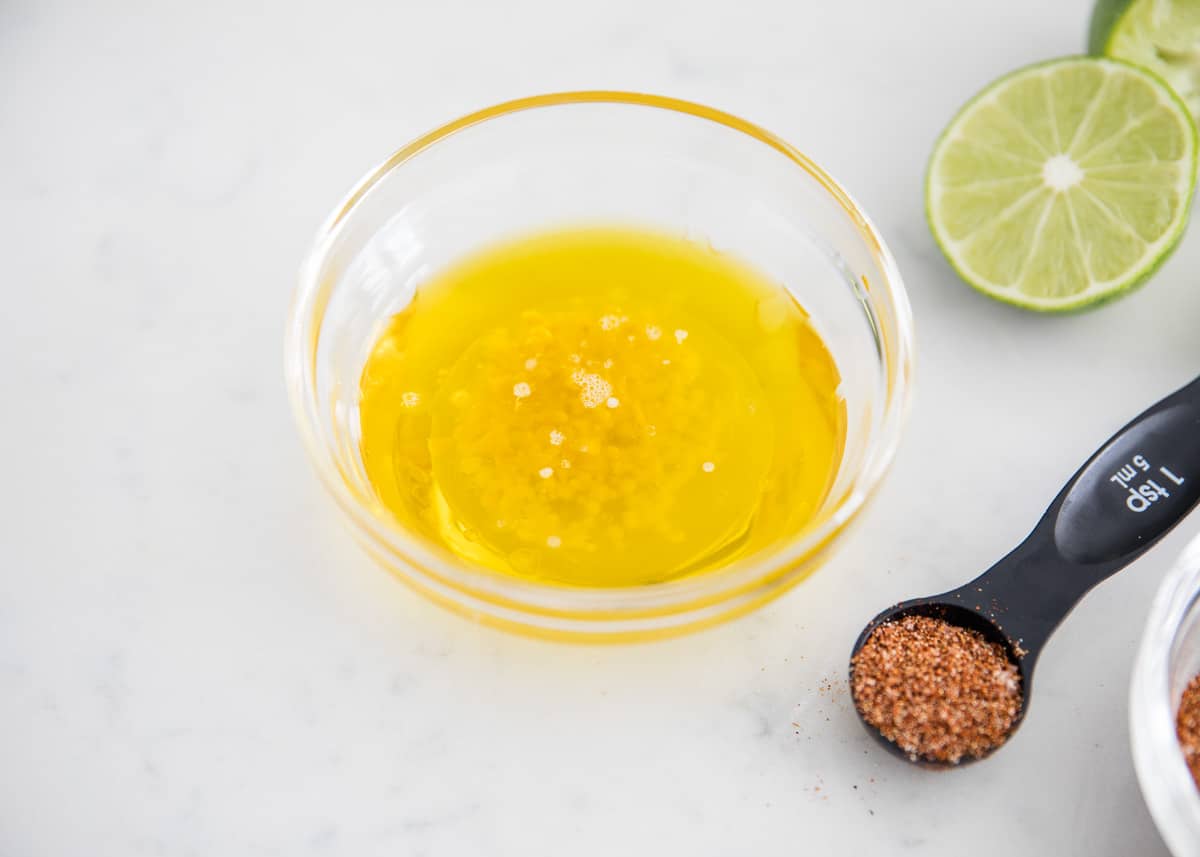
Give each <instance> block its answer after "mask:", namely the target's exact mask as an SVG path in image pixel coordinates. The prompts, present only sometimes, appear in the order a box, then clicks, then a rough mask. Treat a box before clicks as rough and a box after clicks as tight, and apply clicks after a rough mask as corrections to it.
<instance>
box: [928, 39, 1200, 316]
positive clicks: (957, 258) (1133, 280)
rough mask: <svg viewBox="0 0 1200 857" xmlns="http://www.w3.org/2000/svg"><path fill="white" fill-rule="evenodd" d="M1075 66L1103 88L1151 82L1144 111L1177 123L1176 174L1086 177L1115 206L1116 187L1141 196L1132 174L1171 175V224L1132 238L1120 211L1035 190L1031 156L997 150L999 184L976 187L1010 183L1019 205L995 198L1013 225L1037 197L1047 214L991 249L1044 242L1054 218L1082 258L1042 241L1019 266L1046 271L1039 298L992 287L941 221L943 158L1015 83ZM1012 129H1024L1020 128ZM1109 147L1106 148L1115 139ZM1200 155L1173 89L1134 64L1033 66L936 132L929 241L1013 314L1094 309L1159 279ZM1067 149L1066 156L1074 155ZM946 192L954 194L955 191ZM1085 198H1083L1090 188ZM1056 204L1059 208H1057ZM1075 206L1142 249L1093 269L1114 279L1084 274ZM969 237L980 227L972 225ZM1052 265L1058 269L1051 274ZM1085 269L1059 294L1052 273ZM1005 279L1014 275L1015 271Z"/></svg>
mask: <svg viewBox="0 0 1200 857" xmlns="http://www.w3.org/2000/svg"><path fill="white" fill-rule="evenodd" d="M1072 67H1078V68H1090V69H1091V73H1093V74H1094V72H1095V70H1096V69H1097V68H1102V69H1104V71H1105V77H1104V78H1103V81H1104V83H1107V82H1108V80H1109V79H1110V77H1111V76H1113V75H1116V76H1118V77H1124V78H1128V79H1129V80H1136V81H1139V82H1140V83H1141V84H1142V85H1143V86H1145V85H1146V84H1147V83H1149V84H1150V86H1151V89H1150V91H1151V92H1153V94H1154V96H1155V97H1154V100H1153V102H1154V103H1153V105H1152V107H1151V108H1150V109H1152V110H1157V109H1159V108H1163V107H1165V108H1166V110H1167V112H1168V113H1169V114H1171V116H1172V117H1173V118H1174V120H1175V121H1174V126H1175V127H1177V128H1178V129H1179V131H1180V132H1181V136H1180V139H1181V140H1182V145H1181V150H1180V152H1179V155H1180V157H1178V158H1177V159H1176V161H1175V162H1173V164H1174V165H1173V166H1163V165H1162V164H1159V165H1148V164H1146V163H1141V164H1135V163H1121V162H1119V161H1118V162H1117V163H1115V164H1112V165H1110V166H1096V165H1094V164H1093V165H1092V166H1090V167H1088V168H1087V170H1086V173H1087V176H1088V178H1087V180H1088V182H1089V184H1093V185H1094V184H1095V183H1096V182H1103V183H1105V184H1106V185H1112V186H1111V187H1106V191H1105V195H1110V196H1111V195H1112V194H1113V193H1114V191H1115V192H1116V194H1117V198H1120V195H1121V192H1122V191H1121V189H1120V188H1119V187H1117V186H1116V184H1115V183H1119V182H1128V183H1129V184H1130V185H1132V186H1133V187H1132V188H1131V190H1136V189H1138V188H1140V189H1142V190H1143V191H1144V190H1145V184H1144V183H1143V182H1140V181H1137V180H1134V181H1129V175H1136V176H1139V177H1140V175H1141V174H1142V173H1143V172H1145V171H1147V170H1149V171H1154V170H1155V169H1157V170H1158V172H1159V173H1160V174H1161V173H1163V171H1164V170H1165V171H1166V175H1165V176H1163V175H1160V176H1159V178H1160V179H1161V178H1170V177H1171V176H1173V177H1174V181H1173V182H1171V183H1170V184H1171V185H1173V186H1171V187H1169V188H1168V190H1169V192H1172V193H1173V194H1174V199H1175V203H1176V204H1175V205H1174V206H1173V207H1172V208H1171V216H1170V217H1169V219H1168V220H1169V222H1167V223H1166V224H1165V226H1164V225H1163V224H1161V223H1160V224H1159V226H1160V228H1159V229H1157V231H1152V234H1151V235H1149V236H1147V235H1145V234H1142V233H1140V232H1138V229H1137V226H1136V225H1134V224H1130V223H1129V222H1128V221H1127V218H1123V217H1122V216H1121V214H1120V213H1119V212H1113V211H1112V210H1111V206H1110V205H1107V204H1106V202H1105V201H1104V200H1099V199H1096V198H1095V197H1094V196H1093V194H1091V193H1087V196H1083V195H1079V196H1076V195H1075V194H1074V193H1072V194H1065V193H1064V194H1056V193H1055V191H1054V190H1053V189H1051V188H1050V186H1049V185H1046V184H1044V183H1043V184H1042V185H1041V186H1038V184H1037V180H1038V178H1039V176H1038V169H1037V167H1038V166H1039V165H1037V163H1036V161H1037V158H1036V157H1031V156H1029V154H1028V153H1027V152H1023V151H1022V149H1021V147H1020V146H1019V145H1018V146H1017V147H1016V148H1017V151H1015V152H1014V151H1012V150H1008V149H1005V148H1004V147H999V148H998V149H997V151H996V152H995V158H994V159H992V161H991V162H989V163H988V167H989V169H990V168H993V167H994V168H997V169H999V170H1000V171H1001V173H1002V174H1001V175H999V176H996V177H991V176H989V177H987V178H984V179H981V180H980V183H981V184H983V185H986V184H989V183H990V184H991V189H992V190H995V188H997V187H1000V186H1003V185H1004V184H1005V183H1008V184H1010V185H1011V186H1012V187H1011V188H1010V189H1009V190H1010V191H1011V190H1014V189H1015V190H1016V191H1017V192H1018V193H1022V192H1023V194H1024V196H1020V195H1018V196H1017V197H1015V198H1014V197H1013V196H1012V195H1011V194H1010V196H1009V197H1007V198H1004V197H1002V196H1000V195H999V194H996V196H997V197H999V198H1000V199H1001V201H1002V202H1004V203H1005V204H1006V206H1007V209H1008V216H1009V217H1012V216H1013V215H1014V214H1020V213H1021V209H1020V206H1021V205H1022V204H1025V205H1026V206H1028V202H1029V197H1030V195H1031V194H1032V195H1033V196H1035V197H1036V196H1037V195H1039V194H1042V195H1043V196H1042V202H1043V203H1044V205H1043V208H1042V210H1041V212H1040V215H1036V220H1034V219H1033V218H1034V216H1033V215H1031V214H1030V213H1029V212H1025V213H1026V215H1027V216H1026V218H1025V219H1026V221H1028V222H1027V223H1025V224H1019V223H1017V224H1014V229H1013V231H1012V233H1011V234H1009V235H1000V236H996V240H997V241H1000V243H1001V246H1009V245H1008V243H1007V242H1010V241H1011V242H1013V243H1014V244H1017V245H1020V244H1021V243H1022V242H1029V241H1034V240H1037V239H1041V238H1044V237H1045V236H1043V232H1045V230H1044V229H1043V227H1044V225H1045V224H1046V222H1047V221H1048V220H1050V219H1051V218H1053V220H1054V224H1053V225H1054V227H1055V232H1054V234H1058V235H1061V234H1064V233H1065V234H1069V235H1071V236H1072V237H1073V241H1071V242H1068V243H1069V244H1071V245H1073V246H1074V248H1075V249H1077V250H1078V252H1073V250H1072V247H1070V246H1066V247H1060V246H1059V244H1057V243H1053V242H1050V241H1049V239H1047V243H1046V244H1044V245H1041V246H1038V245H1030V247H1031V249H1030V250H1029V251H1028V252H1027V254H1026V256H1025V257H1023V258H1022V259H1020V260H1018V261H1021V262H1022V263H1025V264H1028V262H1029V261H1030V260H1031V259H1034V258H1035V257H1037V258H1038V259H1040V261H1041V263H1042V267H1043V268H1044V269H1045V270H1042V271H1041V272H1040V274H1041V276H1042V278H1043V279H1042V281H1041V285H1040V287H1039V289H1038V290H1037V291H1036V292H1034V293H1031V292H1030V291H1028V290H1025V291H1022V290H1020V289H1018V288H1014V286H1013V285H1012V284H1011V282H1010V284H1004V283H997V282H995V281H993V280H992V279H990V278H989V277H988V276H985V275H983V274H981V273H980V272H979V271H978V270H976V266H973V265H972V264H970V263H969V261H968V260H967V259H966V258H965V254H964V253H963V252H962V251H963V244H964V243H965V242H966V241H967V240H970V238H971V237H973V236H972V235H968V236H967V237H966V238H963V237H962V232H961V229H962V228H963V227H964V225H963V224H948V223H947V222H946V219H945V216H944V215H945V212H944V211H943V209H944V208H945V207H944V206H942V205H941V196H942V194H944V193H945V192H946V191H947V186H945V185H944V184H943V183H941V182H940V181H939V179H938V167H939V165H940V164H941V161H942V159H943V158H944V157H945V155H946V152H947V151H948V150H949V147H950V146H951V144H952V143H957V142H960V135H961V134H962V129H963V127H964V126H965V125H966V124H967V123H968V122H969V120H970V119H971V118H972V116H974V115H975V114H976V113H977V112H978V111H979V110H980V109H981V108H984V107H987V106H990V104H991V102H992V101H994V100H997V99H999V98H1000V97H1001V96H1002V95H1003V94H1004V93H1005V92H1006V91H1011V90H1012V88H1013V87H1014V86H1015V85H1016V84H1019V83H1021V82H1023V81H1026V80H1035V79H1036V78H1037V77H1039V76H1041V77H1043V78H1044V79H1045V81H1046V82H1047V83H1050V82H1052V79H1053V76H1054V74H1055V73H1057V74H1060V75H1061V74H1063V73H1064V70H1065V71H1070V70H1071V68H1072ZM1101 88H1103V87H1101ZM1047 91H1049V90H1047ZM1102 95H1103V92H1100V91H1097V93H1096V95H1095V96H1094V97H1093V104H1095V103H1097V102H1099V101H1100V100H1101V99H1100V96H1102ZM1046 104H1047V108H1048V109H1049V110H1050V112H1053V104H1052V103H1051V100H1050V96H1047V102H1046ZM1089 121H1092V120H1090V119H1089V118H1088V117H1087V116H1084V117H1082V118H1081V119H1080V121H1079V122H1078V123H1077V125H1076V127H1075V128H1074V134H1075V135H1078V133H1079V132H1080V131H1081V130H1084V126H1085V125H1086V124H1087V123H1088V122H1089ZM1106 121H1107V118H1106ZM1007 124H1008V123H1007V122H1006V123H1005V125H1007ZM1017 124H1018V126H1020V122H1019V121H1018V123H1017ZM1049 124H1057V125H1058V127H1056V128H1055V129H1054V131H1053V132H1052V133H1054V134H1059V135H1061V134H1063V133H1064V130H1065V129H1064V128H1063V127H1062V126H1061V123H1060V121H1059V117H1056V116H1051V117H1050V120H1049ZM1047 127H1048V126H1047ZM1010 130H1011V129H1010ZM1021 130H1022V131H1025V132H1026V133H1027V127H1022V128H1021ZM1126 130H1127V129H1126ZM1013 133H1016V132H1013ZM1048 133H1051V132H1048ZM1089 133H1090V131H1089ZM1034 142H1035V143H1037V142H1038V141H1037V140H1036V139H1035V140H1034ZM1055 142H1056V143H1058V145H1059V148H1060V149H1061V148H1063V147H1062V145H1061V138H1056V140H1055ZM1072 142H1074V140H1072ZM1108 142H1111V139H1110V140H1109V141H1108ZM989 145H990V144H989V143H986V142H985V143H984V144H983V145H982V147H981V148H982V149H984V150H986V149H987V147H988V146H989ZM1099 145H1100V146H1104V145H1108V143H1106V142H1103V141H1102V142H1101V143H1099ZM1039 147H1040V149H1039V152H1038V155H1039V156H1040V157H1042V158H1043V159H1044V158H1045V156H1046V155H1047V154H1049V152H1048V151H1047V150H1046V147H1045V146H1041V145H1040V144H1039ZM1198 147H1200V141H1198V139H1197V132H1196V126H1195V124H1194V123H1193V122H1192V121H1191V119H1190V114H1189V112H1188V109H1187V106H1186V105H1185V104H1184V103H1183V101H1182V99H1180V98H1179V96H1178V95H1177V94H1176V93H1175V92H1174V91H1173V90H1172V89H1171V87H1170V86H1168V85H1167V84H1166V83H1165V82H1163V81H1162V80H1161V79H1160V78H1158V77H1157V76H1155V75H1154V74H1153V73H1151V72H1148V71H1147V70H1145V69H1143V68H1140V67H1137V66H1134V65H1133V64H1131V63H1127V62H1124V61H1121V60H1115V59H1111V58H1107V59H1096V58H1086V57H1068V58H1063V59H1055V60H1050V61H1047V62H1042V63H1037V64H1035V65H1032V66H1027V67H1025V68H1022V69H1018V70H1017V71H1014V72H1012V73H1011V74H1009V75H1006V76H1005V77H1002V78H1000V79H999V80H997V81H995V82H994V83H992V84H991V85H990V86H988V87H987V88H985V89H984V90H983V91H982V92H980V93H979V94H977V95H976V96H975V97H974V98H972V99H971V100H970V101H969V102H968V103H967V104H966V105H964V106H963V108H962V109H961V110H960V111H959V113H958V114H957V115H956V116H955V118H954V119H953V120H952V121H951V122H950V124H949V125H948V126H947V127H946V129H945V130H944V131H943V132H942V134H941V136H940V137H939V139H938V141H937V143H936V144H935V146H934V149H933V154H932V156H931V158H930V162H929V170H928V173H927V176H926V194H925V212H926V218H927V220H928V222H929V224H930V228H931V230H932V232H933V235H934V238H935V240H936V241H937V243H938V245H939V247H940V248H941V250H942V252H943V254H944V255H945V256H946V258H947V260H948V261H949V263H950V265H951V267H953V268H954V270H955V271H956V272H957V273H958V274H959V276H960V277H962V279H963V280H964V281H965V282H966V283H967V284H968V285H970V286H971V287H973V288H975V289H976V290H978V291H980V292H982V293H983V294H986V295H988V296H989V297H992V298H995V299H997V300H1000V301H1003V302H1005V303H1008V304H1012V305H1014V306H1019V307H1022V308H1024V309H1030V310H1036V311H1041V312H1069V311H1075V310H1081V309H1085V308H1090V307H1094V306H1098V305H1100V304H1103V303H1106V302H1108V301H1110V300H1112V299H1114V298H1117V297H1119V296H1121V295H1124V294H1127V293H1128V292H1130V291H1131V290H1133V289H1135V288H1136V287H1138V286H1139V285H1141V284H1143V283H1145V281H1146V280H1147V279H1149V277H1150V276H1151V275H1152V274H1153V273H1154V272H1155V271H1156V270H1158V268H1159V267H1160V266H1161V265H1162V263H1163V262H1164V261H1165V260H1166V259H1167V257H1169V256H1170V254H1171V252H1172V251H1173V250H1174V248H1175V247H1176V246H1177V244H1178V242H1179V240H1180V238H1181V237H1182V235H1183V232H1184V230H1185V228H1186V225H1187V219H1188V213H1189V211H1190V206H1191V201H1192V194H1193V190H1194V188H1195V184H1196V175H1197V148H1198ZM1066 148H1067V149H1068V150H1071V149H1070V146H1068V147H1066ZM1089 154H1090V153H1089ZM1180 164H1184V165H1185V168H1181V167H1180ZM1018 165H1019V166H1020V167H1021V168H1020V169H1018ZM1040 166H1041V168H1042V171H1043V172H1042V174H1043V175H1044V170H1045V164H1044V163H1043V164H1042V165H1040ZM1122 168H1127V170H1128V172H1127V173H1126V174H1122V173H1121V169H1122ZM1006 169H1008V170H1009V173H1010V174H1008V175H1004V174H1003V172H1004V170H1006ZM1105 171H1111V172H1112V176H1109V177H1107V178H1106V177H1105V176H1104V175H1100V174H1102V173H1104V172H1105ZM1031 184H1032V185H1033V187H1032V188H1031V187H1030V185H1031ZM1164 186H1166V185H1164ZM964 187H965V186H964ZM951 190H954V189H953V188H952V189H951ZM957 190H959V191H961V190H963V187H960V188H958V189H957ZM1084 190H1085V192H1086V189H1084ZM1088 197H1091V199H1090V200H1089V199H1088ZM1060 198H1061V199H1060ZM1060 202H1061V203H1062V205H1059V203H1060ZM1134 202H1135V203H1136V202H1137V201H1136V200H1135V201H1134ZM1147 202H1150V203H1152V202H1154V199H1153V197H1152V196H1149V197H1148V196H1146V194H1145V193H1143V194H1142V199H1141V208H1139V205H1138V204H1133V203H1130V204H1128V205H1127V206H1126V208H1127V209H1129V210H1135V211H1140V210H1141V209H1145V208H1147V205H1146V203H1147ZM1004 207H1005V205H1001V206H1000V208H1001V209H1003V208H1004ZM1077 207H1083V208H1085V209H1087V211H1085V214H1087V215H1088V218H1089V222H1096V221H1097V220H1103V221H1106V222H1107V224H1108V225H1107V226H1106V227H1105V229H1107V230H1108V234H1110V235H1111V234H1116V233H1117V231H1119V230H1120V229H1126V230H1131V231H1132V232H1133V235H1131V236H1125V238H1126V240H1125V245H1127V244H1128V243H1129V242H1132V241H1133V240H1134V238H1135V237H1136V240H1137V241H1140V242H1142V243H1143V244H1144V245H1145V246H1144V249H1143V250H1142V251H1141V252H1140V253H1138V254H1137V257H1136V258H1135V259H1132V260H1127V261H1126V262H1125V263H1121V260H1120V259H1119V258H1114V259H1108V260H1107V261H1106V262H1105V264H1104V265H1100V266H1098V267H1100V268H1101V269H1104V268H1105V265H1107V268H1108V269H1110V270H1102V271H1101V273H1102V274H1103V273H1108V274H1111V276H1103V275H1097V274H1095V273H1093V272H1092V271H1090V270H1088V256H1089V254H1090V253H1092V252H1094V251H1096V249H1097V246H1098V245H1097V244H1096V243H1095V242H1094V240H1093V239H1094V238H1095V236H1094V235H1092V234H1091V233H1090V232H1088V231H1085V229H1084V228H1083V227H1081V226H1080V223H1079V220H1080V217H1079V212H1078V211H1076V210H1075V209H1076V208H1077ZM1160 213H1161V212H1157V211H1153V210H1152V211H1151V214H1160ZM1001 214H1002V213H1001V212H1000V211H996V212H993V219H994V220H998V221H999V222H1000V223H1001V226H1000V227H995V224H990V225H991V226H993V227H995V228H1002V227H1003V221H1004V217H1003V216H1001ZM1132 219H1134V221H1135V224H1136V222H1137V218H1132ZM1150 219H1152V220H1153V219H1154V218H1153V217H1152V218H1150ZM1159 220H1161V218H1159ZM954 226H957V227H959V230H960V231H959V237H957V238H956V237H955V236H954V234H953V232H954V228H953V227H954ZM967 226H969V224H967ZM975 228H980V227H979V226H978V225H976V227H975ZM1147 238H1150V240H1147ZM1112 243H1114V244H1115V245H1118V246H1125V245H1122V242H1119V241H1117V242H1112ZM1085 248H1086V249H1085ZM1106 250H1107V245H1103V244H1102V245H1100V251H1101V252H1102V253H1103V252H1105V251H1106ZM1013 255H1014V256H1020V254H1019V253H1014V254H1013ZM1109 255H1113V253H1112V252H1111V251H1109ZM992 258H993V260H995V261H997V262H998V263H999V264H1006V265H1010V266H1011V264H1014V263H1013V262H1012V261H1010V260H1007V259H1001V258H1000V254H997V255H996V256H994V257H992ZM1102 261H1104V260H1102ZM1055 266H1062V267H1061V268H1059V269H1057V270H1056V269H1055ZM1081 266H1082V270H1083V271H1084V272H1085V273H1086V281H1087V287H1086V288H1083V289H1079V290H1075V291H1069V292H1067V293H1062V292H1061V290H1059V289H1058V288H1057V286H1058V284H1059V277H1057V276H1056V274H1057V273H1058V272H1059V271H1071V272H1074V274H1075V275H1076V276H1079V272H1080V270H1081ZM1114 268H1115V269H1116V270H1115V272H1114V270H1111V269H1114ZM1009 273H1011V271H1010V272H1009ZM1023 277H1024V273H1021V279H1020V280H1019V282H1022V283H1023Z"/></svg>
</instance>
